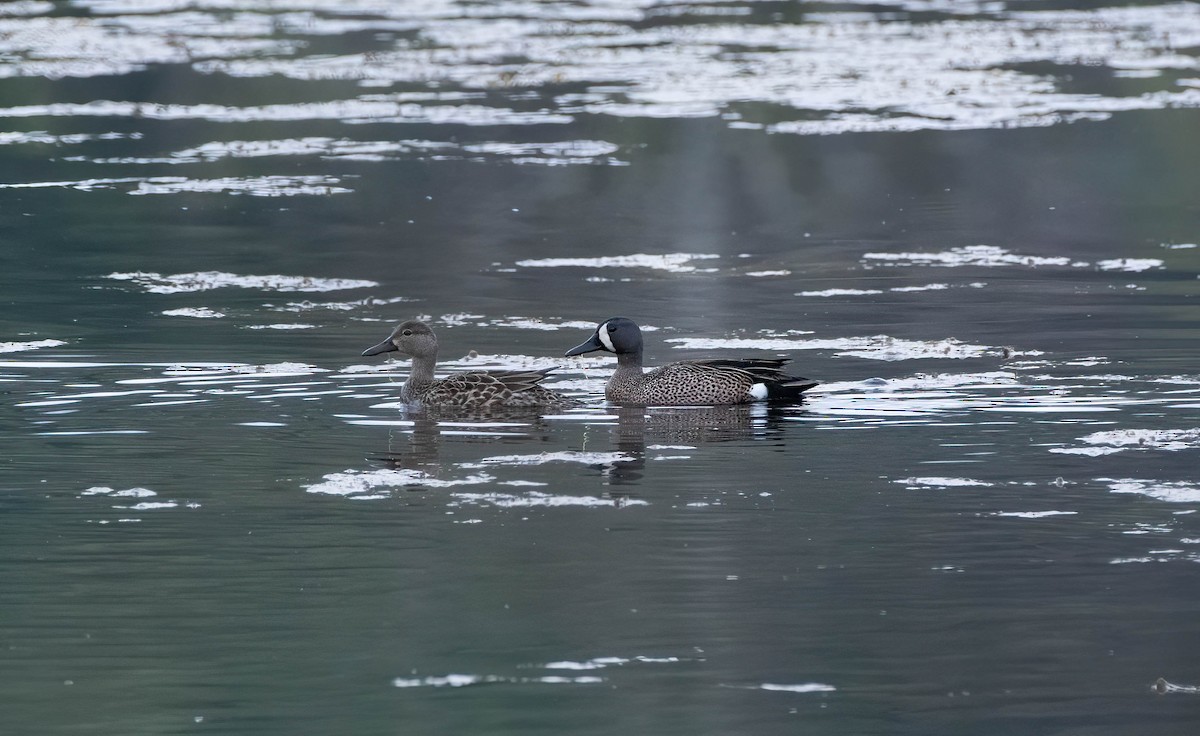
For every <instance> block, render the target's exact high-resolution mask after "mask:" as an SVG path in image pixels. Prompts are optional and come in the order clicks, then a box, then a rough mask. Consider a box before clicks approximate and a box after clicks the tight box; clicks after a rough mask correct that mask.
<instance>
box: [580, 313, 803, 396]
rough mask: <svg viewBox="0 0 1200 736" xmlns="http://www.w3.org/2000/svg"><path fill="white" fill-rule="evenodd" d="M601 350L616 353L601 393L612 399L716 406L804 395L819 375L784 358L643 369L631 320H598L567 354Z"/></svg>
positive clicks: (636, 331) (695, 362)
mask: <svg viewBox="0 0 1200 736" xmlns="http://www.w3.org/2000/svg"><path fill="white" fill-rule="evenodd" d="M597 350H603V351H606V352H609V353H614V354H615V355H616V356H617V370H616V372H614V373H613V374H612V377H611V378H610V379H608V385H607V386H606V387H605V389H604V396H605V398H606V399H608V400H609V401H610V402H612V403H614V404H633V405H640V406H714V405H719V404H747V403H750V402H754V401H790V402H799V401H802V400H803V396H802V394H803V393H804V392H805V391H807V390H808V389H810V388H812V387H813V386H816V385H817V381H813V380H810V379H808V378H801V377H800V376H792V375H789V374H787V373H785V372H784V370H783V366H784V364H785V363H787V360H786V359H784V358H749V359H742V360H736V359H734V360H730V359H715V360H685V361H679V362H677V363H669V364H667V365H664V366H660V367H658V368H655V369H653V370H651V371H649V372H644V369H643V367H642V330H641V328H640V327H638V326H637V323H635V322H634V321H633V320H631V319H628V318H626V317H612V318H610V319H606V320H604V321H603V322H601V323H600V324H599V325H598V326H597V327H596V331H595V332H593V333H592V336H591V337H589V338H588V339H587V340H586V341H585V342H583V343H581V344H579V345H576V346H575V347H573V348H571V349H570V350H568V351H567V352H566V355H567V356H568V357H570V356H573V355H584V354H586V353H591V352H595V351H597Z"/></svg>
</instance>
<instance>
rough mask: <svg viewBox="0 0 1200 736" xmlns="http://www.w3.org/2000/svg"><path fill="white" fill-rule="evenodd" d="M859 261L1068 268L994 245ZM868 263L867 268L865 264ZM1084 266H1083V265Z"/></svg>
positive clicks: (1060, 260) (1059, 259) (1057, 259)
mask: <svg viewBox="0 0 1200 736" xmlns="http://www.w3.org/2000/svg"><path fill="white" fill-rule="evenodd" d="M862 259H863V260H864V261H867V262H869V264H870V263H879V264H883V265H887V266H940V267H945V268H958V267H962V266H982V267H985V268H997V267H1001V266H1031V267H1037V266H1070V265H1071V259H1070V258H1066V257H1064V256H1034V255H1019V254H1016V253H1010V252H1009V251H1008V250H1005V249H1004V248H1000V247H997V246H994V245H964V246H960V247H957V248H951V249H949V250H944V251H937V252H932V253H929V252H900V253H880V252H875V253H864V254H863V255H862ZM869 264H868V265H869ZM1085 265H1086V264H1085Z"/></svg>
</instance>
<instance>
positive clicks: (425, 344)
mask: <svg viewBox="0 0 1200 736" xmlns="http://www.w3.org/2000/svg"><path fill="white" fill-rule="evenodd" d="M393 350H395V351H399V352H401V353H403V354H404V355H408V356H410V357H416V356H419V355H436V354H437V337H435V336H434V334H433V330H431V329H429V325H427V324H425V323H424V322H421V321H419V320H415V319H411V320H409V321H407V322H402V323H400V324H398V325H396V329H394V330H392V334H390V335H388V338H387V339H386V340H384V341H383V342H381V343H379V344H378V345H372V346H371V347H369V348H367V349H366V350H364V351H363V355H379V354H380V353H390V352H392V351H393Z"/></svg>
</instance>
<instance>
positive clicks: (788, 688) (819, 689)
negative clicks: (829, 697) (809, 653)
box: [758, 682, 837, 693]
mask: <svg viewBox="0 0 1200 736" xmlns="http://www.w3.org/2000/svg"><path fill="white" fill-rule="evenodd" d="M758 689H759V690H770V691H773V692H784V693H832V692H836V691H837V688H836V687H834V686H833V685H826V684H824V683H821V682H804V683H799V684H795V685H781V684H777V683H772V682H764V683H763V684H761V685H759V686H758Z"/></svg>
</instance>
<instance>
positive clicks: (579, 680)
mask: <svg viewBox="0 0 1200 736" xmlns="http://www.w3.org/2000/svg"><path fill="white" fill-rule="evenodd" d="M601 682H604V680H603V679H602V678H599V677H592V676H581V677H560V676H542V677H504V676H501V675H457V674H451V675H441V676H429V677H397V678H395V679H394V680H392V686H393V687H400V688H409V687H451V688H456V687H468V686H471V685H486V684H495V683H509V684H518V685H519V684H536V685H595V684H598V683H601Z"/></svg>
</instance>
